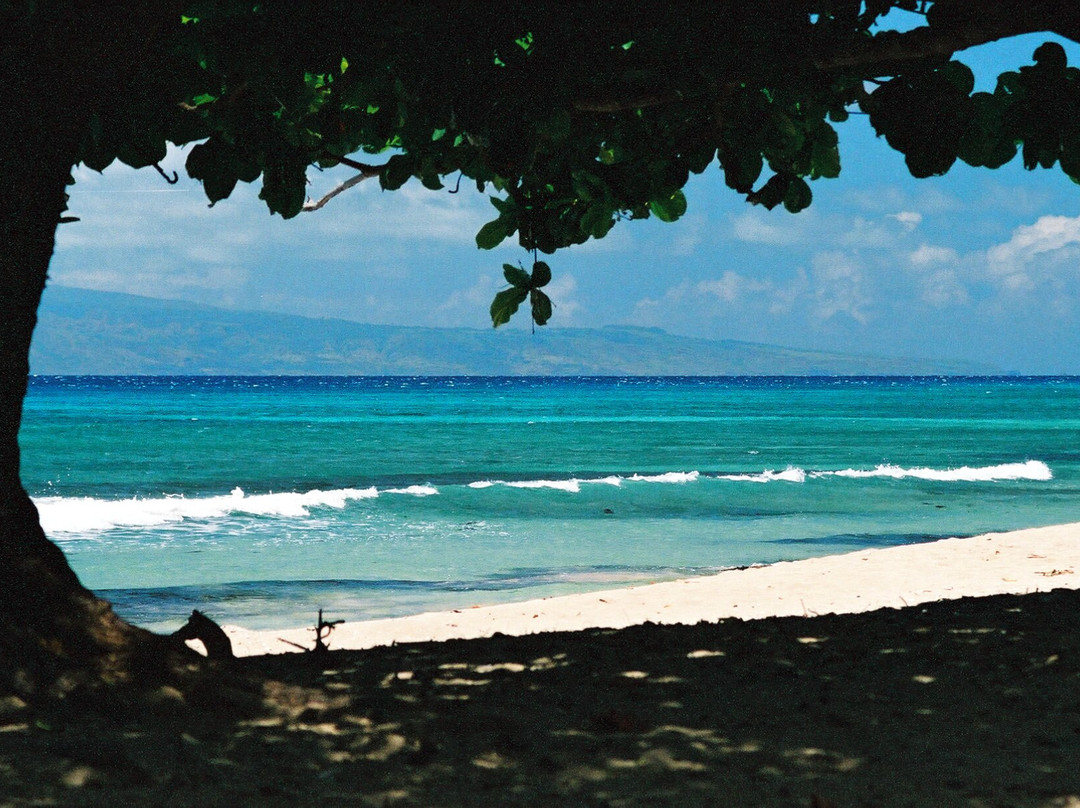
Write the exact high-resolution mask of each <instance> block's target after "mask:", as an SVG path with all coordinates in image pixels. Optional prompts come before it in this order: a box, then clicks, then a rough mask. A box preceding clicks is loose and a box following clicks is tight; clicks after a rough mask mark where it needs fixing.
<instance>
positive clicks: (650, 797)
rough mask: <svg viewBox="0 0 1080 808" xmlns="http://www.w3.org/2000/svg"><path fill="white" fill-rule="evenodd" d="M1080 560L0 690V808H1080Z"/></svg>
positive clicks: (794, 571) (261, 640)
mask: <svg viewBox="0 0 1080 808" xmlns="http://www.w3.org/2000/svg"><path fill="white" fill-rule="evenodd" d="M1078 564H1080V525H1065V526H1060V527H1052V528H1040V529H1035V530H1025V531H1018V532H1015V533H1007V534H1000V535H989V536H980V537H977V538H970V539H957V540H947V541H941V542H934V543H930V544H922V545H916V546H909V547H899V548H893V549H887V550H872V551H871V550H866V551H859V552H855V553H850V554H846V555H841V556H835V557H832V558H822V559H817V560H813V561H800V562H796V563H790V564H775V565H772V566H769V567H761V568H752V569H747V570H741V571H733V572H727V573H723V574H720V575H716V576H712V577H710V578H699V579H689V580H686V581H676V582H670V583H662V584H655V585H648V586H638V587H634V588H631V589H624V590H615V591H611V592H597V593H592V594H589V595H575V596H571V597H564V598H548V599H544V600H537V601H531V602H528V603H522V604H513V605H505V606H496V607H490V608H478V609H464V610H461V611H460V612H449V613H442V614H431V615H417V616H414V617H409V618H403V619H400V620H381V621H373V622H369V623H355V624H351V625H343V626H340V627H338V628H337V630H335V631H334V633H333V634H332V635H331V638H330V642H331V649H342V648H344V647H346V646H356V647H360V646H370V647H369V648H368V649H367V650H351V651H347V650H331V651H330V652H329V653H326V654H314V653H311V654H288V653H278V652H282V651H288V650H290V647H289V646H287V645H286V644H285V643H282V642H280V640H279V639H278V638H279V637H282V636H284V637H286V638H293V639H295V640H296V641H298V642H301V643H308V644H310V642H311V632H310V631H307V630H305V629H297V630H295V631H289V632H267V633H256V632H245V631H242V630H240V629H230V630H231V631H232V633H233V637H234V639H235V641H236V644H237V648H238V650H240V651H241V652H244V653H249V654H250V653H253V652H259V651H271V652H274V653H272V654H269V655H263V656H247V657H244V658H241V659H239V660H233V661H230V662H223V663H205V664H202V665H196V664H191V665H190V666H188V667H187V668H185V670H186V671H187V672H186V673H184V672H183V671H181V672H180V675H179V678H175V679H173V680H171V681H170V682H169V683H167V684H164V685H154V686H152V687H148V686H147V685H146V684H145V683H142V684H138V686H136V687H127V686H124V685H123V684H122V683H119V684H117V685H116V686H112V687H111V688H108V689H106V690H105V691H99V692H96V693H94V694H90V695H87V696H83V697H81V698H78V699H74V698H69V699H68V700H67V701H66V702H63V703H60V704H57V705H53V706H51V707H48V708H37V707H30V706H27V705H26V704H25V703H23V702H22V701H21V700H20V699H18V698H17V697H14V696H10V695H9V696H6V697H4V696H3V694H0V808H7V807H8V806H20V807H21V806H31V805H64V806H100V805H110V806H112V805H118V806H128V805H130V806H136V805H137V806H142V805H155V806H200V808H203V807H207V806H208V807H211V808H212V807H213V806H221V807H222V808H226V807H228V808H235V807H236V806H245V805H257V806H260V808H274V807H276V806H281V807H282V808H284V807H285V806H295V805H319V806H417V807H420V806H423V807H424V808H427V807H428V806H447V807H448V808H449V807H451V806H476V805H483V806H488V805H491V806H521V807H522V808H525V806H528V808H533V806H548V805H552V806H563V805H573V806H578V805H581V806H597V807H599V806H610V807H612V808H614V807H615V806H649V807H650V808H651V807H652V806H673V807H674V806H678V808H683V806H688V805H716V806H725V808H732V807H736V808H737V807H741V806H747V807H748V808H749V807H753V808H792V806H796V807H797V808H854V807H855V806H862V807H863V808H916V807H918V808H922V807H923V806H926V807H928V808H954V807H955V808H1005V807H1006V806H1013V807H1015V808H1080V587H1078V582H1080V577H1078V572H1080V566H1077V565H1078ZM1048 590H1052V591H1048ZM995 593H1014V594H995ZM1025 593H1027V594H1025ZM976 595H977V596H978V597H972V596H976ZM783 615H788V616H783ZM331 617H334V616H331ZM732 618H752V619H732ZM647 621H651V622H647ZM699 621H706V622H699ZM586 626H591V628H585V627H586ZM619 626H626V627H625V628H618V627H619ZM493 632H499V633H498V634H493ZM537 632H540V633H537ZM511 633H513V634H518V635H520V636H509V635H510V634H511ZM489 634H490V635H492V636H490V637H487V638H484V637H486V635H489ZM451 637H457V638H459V639H448V638H451ZM467 637H479V638H480V639H464V638H467ZM433 639H440V640H441V641H439V642H432V641H431V640H433ZM391 643H396V644H391Z"/></svg>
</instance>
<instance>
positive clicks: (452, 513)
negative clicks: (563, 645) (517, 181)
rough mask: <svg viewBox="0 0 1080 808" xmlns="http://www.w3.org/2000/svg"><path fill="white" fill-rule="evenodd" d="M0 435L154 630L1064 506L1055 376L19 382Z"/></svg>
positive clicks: (840, 543) (258, 619) (252, 621)
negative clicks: (14, 407) (202, 619)
mask: <svg viewBox="0 0 1080 808" xmlns="http://www.w3.org/2000/svg"><path fill="white" fill-rule="evenodd" d="M20 437H21V443H22V447H23V480H24V483H25V484H26V487H27V489H28V490H29V492H30V494H31V496H32V497H33V498H34V500H35V501H36V503H37V504H38V508H39V510H40V512H41V517H42V523H43V524H44V526H45V529H46V531H47V532H48V534H49V535H50V537H51V538H52V539H53V540H54V541H56V542H57V543H58V544H60V546H61V547H62V548H63V549H64V551H65V552H66V553H67V555H68V558H69V559H70V561H71V564H72V566H73V567H74V568H75V570H76V572H78V574H79V575H80V577H81V578H82V580H83V582H84V583H85V584H86V585H87V586H89V587H91V588H92V589H94V590H96V591H99V592H102V593H103V594H104V595H105V596H106V597H108V598H109V599H111V600H112V601H113V602H114V604H115V605H116V608H117V610H118V611H119V612H120V613H121V614H123V615H125V616H127V617H129V618H130V619H133V620H135V621H136V622H138V623H140V624H143V625H148V626H150V627H153V628H156V629H159V630H167V629H170V628H174V627H175V626H177V625H179V623H181V622H182V621H183V619H184V616H185V615H186V614H187V613H189V612H190V610H191V608H200V609H202V610H204V611H206V612H207V613H208V614H210V615H211V616H212V617H214V618H215V619H218V620H219V621H220V622H226V623H229V622H236V623H241V624H244V625H247V626H250V627H252V628H277V627H285V626H293V625H306V624H308V623H312V622H313V617H314V614H315V611H316V610H317V609H318V608H323V609H325V610H326V611H327V614H328V616H329V617H331V618H333V619H339V618H343V619H349V620H357V619H369V618H376V617H386V616H394V615H402V614H409V613H413V612H417V611H424V610H430V609H443V608H462V607H467V606H471V605H476V604H483V603H495V602H502V601H508V600H521V599H526V598H532V597H540V596H545V595H550V594H557V593H565V592H572V591H583V590H587V589H601V588H609V587H611V586H618V585H623V584H626V583H635V582H643V581H654V580H666V579H671V578H676V577H681V576H686V575H697V574H708V573H711V572H715V571H717V570H720V569H723V568H725V567H730V566H738V565H744V564H753V563H768V562H773V561H778V560H786V559H798V558H806V557H811V556H818V555H825V554H830V553H837V552H844V551H849V550H853V549H859V548H862V547H876V546H887V545H894V544H904V543H911V542H919V541H928V540H933V539H937V538H941V537H946V536H963V535H974V534H977V533H981V532H986V531H993V530H1008V529H1014V528H1021V527H1033V526H1036V525H1046V524H1054V523H1060V522H1070V521H1080V496H1078V494H1080V379H1075V378H1034V379H1033V378H964V379H957V378H918V379H907V378H820V379H804V378H718V379H709V378H628V379H617V378H490V379H483V378H216V377H130V378H101V377H35V378H34V379H33V380H32V382H31V387H30V393H29V395H28V398H27V403H26V412H25V417H24V424H23V429H22V432H21V436H20Z"/></svg>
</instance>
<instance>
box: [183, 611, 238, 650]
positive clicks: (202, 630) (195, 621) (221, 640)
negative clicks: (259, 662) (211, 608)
mask: <svg viewBox="0 0 1080 808" xmlns="http://www.w3.org/2000/svg"><path fill="white" fill-rule="evenodd" d="M171 636H172V637H173V639H175V640H177V641H179V642H187V641H188V640H198V641H199V642H201V643H202V644H203V648H205V649H206V657H207V659H233V658H234V657H235V654H234V653H233V649H232V642H231V641H230V640H229V635H227V634H226V633H225V632H224V631H222V629H221V626H219V625H218V624H217V623H215V622H214V621H213V620H211V619H210V618H209V617H207V616H206V615H205V614H203V613H202V612H200V611H199V610H198V609H192V610H191V617H189V618H188V621H187V622H186V623H184V625H183V626H181V627H180V628H179V629H178V630H176V631H174V632H173V633H172V635H171Z"/></svg>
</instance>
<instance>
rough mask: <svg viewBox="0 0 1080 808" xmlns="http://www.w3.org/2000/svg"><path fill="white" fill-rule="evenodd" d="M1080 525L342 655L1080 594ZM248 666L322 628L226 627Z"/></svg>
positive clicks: (344, 633) (581, 600) (913, 549)
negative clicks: (251, 659)
mask: <svg viewBox="0 0 1080 808" xmlns="http://www.w3.org/2000/svg"><path fill="white" fill-rule="evenodd" d="M1078 570H1080V522H1073V523H1069V524H1063V525H1052V526H1048V527H1040V528H1029V529H1024V530H1016V531H1010V532H1006V533H988V534H983V535H979V536H973V537H970V538H952V539H941V540H938V541H934V542H927V543H921V544H910V545H903V546H900V547H888V548H881V549H868V550H857V551H854V552H850V553H844V554H841V555H832V556H823V557H819V558H811V559H805V560H801V561H781V562H777V563H774V564H768V565H761V566H751V567H747V568H741V569H731V570H725V571H723V572H720V573H717V574H715V575H709V576H702V577H695V578H683V579H680V580H676V581H667V582H663V583H654V584H644V585H640V586H630V587H624V588H620V589H611V590H604V591H597V592H589V593H584V594H574V595H559V596H552V597H547V598H540V599H534V600H527V601H521V602H517V603H508V604H499V605H495V606H474V607H471V608H467V609H455V610H450V611H442V612H426V613H423V614H417V615H411V616H408V617H396V618H387V619H381V620H369V621H356V622H345V623H342V624H340V625H338V626H336V627H335V628H334V630H333V631H332V632H331V633H330V635H329V637H328V639H327V645H328V647H329V648H330V649H331V650H362V649H367V648H373V647H377V646H387V645H393V644H396V643H413V642H431V641H444V640H453V639H476V638H482V637H490V636H492V635H494V634H505V635H511V636H521V635H526V634H538V633H543V632H555V631H582V630H585V629H591V628H610V629H617V628H625V627H627V626H632V625H639V624H643V623H658V624H668V625H670V624H684V625H693V624H695V623H699V622H709V623H715V622H717V621H719V620H723V619H729V618H735V619H739V620H758V619H763V618H768V617H784V616H806V617H812V616H818V615H824V614H833V613H835V614H851V613H857V612H868V611H874V610H877V609H882V608H894V609H900V608H904V607H907V606H915V605H917V604H920V603H927V602H932V601H939V600H952V599H958V598H964V597H983V596H988V595H1002V594H1028V593H1032V592H1046V591H1049V590H1051V589H1063V588H1064V589H1080V573H1078V572H1077V571H1078ZM222 628H223V629H224V630H225V633H226V634H227V635H228V636H229V639H230V640H231V642H232V645H233V651H234V653H236V655H237V656H258V655H264V654H284V653H299V651H300V649H299V648H297V647H296V646H294V645H291V643H295V644H296V645H297V646H302V647H307V648H310V647H311V646H312V645H313V644H314V636H315V632H314V628H312V627H308V628H292V629H285V630H277V631H252V630H249V629H245V628H243V627H241V626H234V625H225V626H223V627H222Z"/></svg>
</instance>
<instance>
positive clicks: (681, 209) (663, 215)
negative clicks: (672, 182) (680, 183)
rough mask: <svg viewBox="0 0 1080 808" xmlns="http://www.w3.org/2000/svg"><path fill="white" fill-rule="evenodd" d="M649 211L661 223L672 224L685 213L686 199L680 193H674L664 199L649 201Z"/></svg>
mask: <svg viewBox="0 0 1080 808" xmlns="http://www.w3.org/2000/svg"><path fill="white" fill-rule="evenodd" d="M649 210H651V211H652V212H653V213H654V214H655V215H656V218H657V219H659V220H660V221H662V222H674V221H675V220H676V219H678V218H679V217H680V216H682V215H683V214H684V213H686V197H685V196H683V192H682V191H676V192H675V193H673V194H672V195H671V196H670V197H667V198H666V199H651V200H649Z"/></svg>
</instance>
